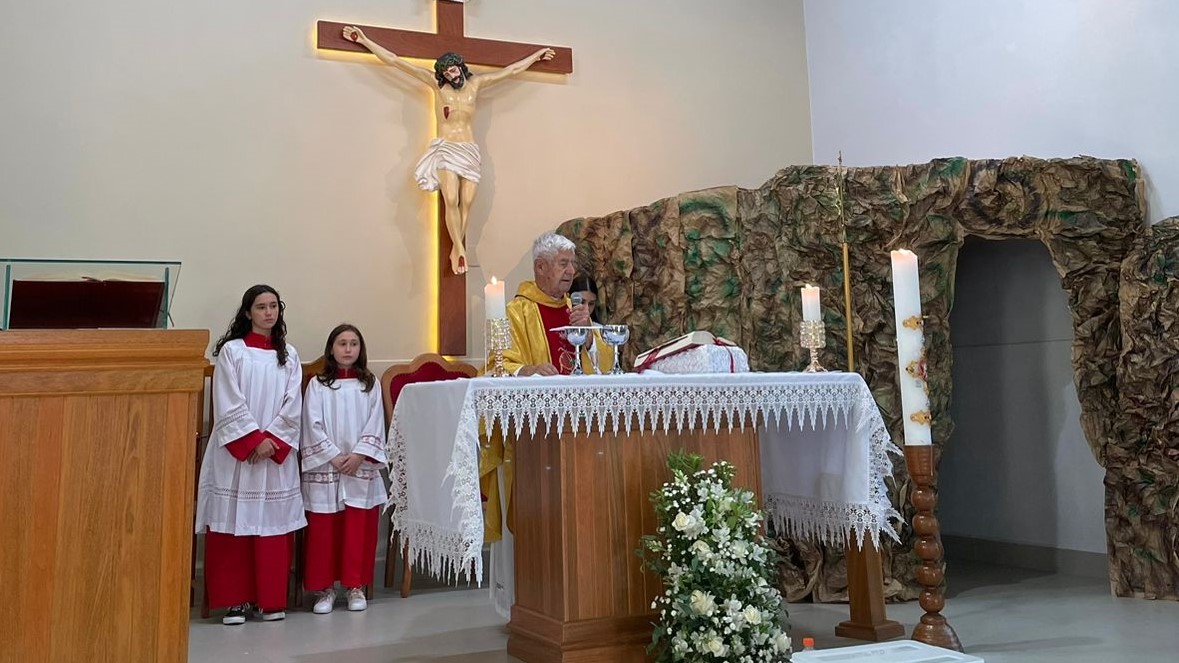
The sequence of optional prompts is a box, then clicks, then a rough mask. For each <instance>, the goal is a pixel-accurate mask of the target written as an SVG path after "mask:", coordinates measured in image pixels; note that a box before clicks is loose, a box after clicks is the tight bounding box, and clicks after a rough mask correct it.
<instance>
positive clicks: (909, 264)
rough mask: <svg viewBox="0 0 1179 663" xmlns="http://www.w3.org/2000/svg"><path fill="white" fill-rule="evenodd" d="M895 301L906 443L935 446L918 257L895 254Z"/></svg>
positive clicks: (893, 276) (893, 260)
mask: <svg viewBox="0 0 1179 663" xmlns="http://www.w3.org/2000/svg"><path fill="white" fill-rule="evenodd" d="M892 299H893V308H894V310H895V312H896V325H897V379H898V381H899V382H900V386H901V412H902V413H903V416H904V424H905V444H919V445H924V444H932V443H933V435H932V433H931V430H930V419H931V417H930V411H929V388H928V386H927V385H926V382H925V332H924V329H923V324H922V321H921V280H920V277H919V276H918V273H917V256H916V255H915V254H914V253H913V252H912V251H908V250H905V249H901V250H899V251H893V252H892Z"/></svg>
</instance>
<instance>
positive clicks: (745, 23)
mask: <svg viewBox="0 0 1179 663" xmlns="http://www.w3.org/2000/svg"><path fill="white" fill-rule="evenodd" d="M10 5H11V6H9V7H7V8H6V9H7V12H6V14H5V20H4V21H3V22H0V80H3V81H4V82H5V99H4V103H3V111H2V115H0V145H3V149H0V256H21V257H69V258H122V259H179V260H181V261H183V263H184V268H183V272H182V275H181V280H180V284H179V290H178V293H177V296H176V305H175V310H174V319H175V322H176V325H177V326H179V327H188V328H193V327H196V328H210V329H212V330H213V332H214V336H216V335H217V334H220V332H221V331H222V330H223V329H224V326H225V324H226V323H227V322H228V320H229V318H230V316H231V314H232V312H233V308H234V306H235V305H236V301H237V299H238V297H240V294H241V292H242V290H244V288H245V287H247V286H249V285H251V284H253V283H255V282H268V283H271V284H272V285H274V286H276V287H277V288H278V289H279V290H280V291H281V292H282V294H283V296H284V298H285V299H287V300H288V304H289V308H288V321H289V325H290V330H291V340H292V341H293V342H294V343H295V344H296V345H297V346H298V347H299V349H300V351H301V354H302V355H304V357H306V358H311V357H314V356H316V355H318V354H319V352H320V350H321V349H322V343H323V338H324V337H325V335H326V333H327V331H328V330H329V329H330V328H331V327H332V326H333V325H335V324H336V323H337V322H339V321H341V320H345V319H347V320H351V321H353V322H355V323H356V324H358V325H359V326H360V327H361V329H362V330H364V331H365V332H366V336H367V337H368V339H369V344H370V352H369V356H370V358H372V359H373V360H374V361H375V362H378V363H380V362H382V361H391V360H401V359H408V358H411V357H413V356H414V355H416V354H418V353H419V352H423V351H427V350H431V349H433V346H432V338H431V334H430V320H431V317H432V316H431V312H432V310H433V304H432V301H433V299H432V298H433V295H432V287H433V286H432V281H431V279H430V277H429V275H430V274H431V273H432V269H433V251H432V242H433V231H432V230H431V229H430V228H429V227H428V223H429V219H430V217H429V214H428V212H427V210H428V209H429V206H430V204H431V199H430V198H429V197H427V195H426V194H424V193H422V192H420V191H419V190H418V189H417V188H416V187H415V185H414V183H413V181H412V178H411V173H412V169H413V165H414V163H415V162H416V160H417V158H418V157H419V156H420V153H421V151H422V150H423V148H424V147H425V145H426V143H427V142H428V141H429V139H430V137H431V136H430V135H429V134H430V131H431V120H430V114H429V106H428V96H427V95H428V92H426V91H425V89H424V88H418V87H415V84H412V83H407V82H405V81H404V80H402V79H400V78H398V77H397V75H396V73H395V72H393V71H392V70H391V69H389V68H387V67H382V66H379V65H378V64H376V62H375V60H372V59H368V60H364V63H363V64H361V63H358V61H357V58H352V57H347V56H338V55H333V54H328V55H324V54H319V53H317V52H316V51H315V49H314V48H313V26H314V23H315V21H316V20H317V19H330V20H341V21H355V22H359V23H367V24H375V25H388V26H397V27H403V28H407V29H419V30H430V29H432V25H433V11H434V9H433V6H434V3H433V0H330V1H327V2H324V1H323V0H316V1H311V0H287V1H285V2H280V3H273V2H265V3H259V2H229V1H228V0H208V1H206V2H191V3H159V2H148V1H147V0H112V1H111V2H104V3H89V4H88V3H77V2H65V1H63V0H41V1H39V2H35V3H34V2H28V3H15V4H13V3H10ZM466 13H467V33H468V34H470V35H475V36H480V37H486V38H501V39H510V40H513V41H531V42H537V43H545V42H548V43H556V44H559V45H565V46H571V47H572V48H573V49H574V67H575V72H574V74H573V75H572V76H569V77H568V78H562V77H554V76H543V75H536V74H528V75H526V78H527V79H528V80H523V81H519V82H510V83H507V84H505V85H503V86H502V87H500V88H497V89H496V90H494V91H493V92H492V93H491V94H490V95H489V96H487V97H486V98H485V99H483V106H482V108H481V113H482V115H481V116H480V118H479V119H478V121H477V123H476V136H477V138H478V140H479V141H480V143H481V144H482V146H483V149H484V154H485V159H486V165H485V172H484V180H483V185H482V186H481V188H480V192H479V198H478V199H477V202H476V208H475V210H474V213H473V220H472V227H471V229H470V240H471V243H472V245H473V246H474V247H475V248H474V252H473V255H472V259H473V262H475V263H476V264H477V265H478V266H479V268H476V269H474V270H473V272H472V274H471V277H470V279H469V282H468V283H469V291H470V292H471V293H472V302H471V307H470V308H471V311H472V320H473V321H477V322H480V323H481V314H482V305H481V302H480V301H479V297H481V295H482V288H481V287H480V286H481V285H482V283H483V282H484V280H485V278H487V277H489V276H490V275H491V274H492V273H494V274H496V275H498V276H500V277H501V278H502V277H504V276H505V275H507V276H508V277H509V282H510V284H511V287H514V286H515V283H516V282H517V281H518V280H519V279H521V278H526V277H528V276H529V275H530V271H531V267H530V265H529V264H527V261H526V260H525V255H526V253H527V251H528V248H529V246H530V244H531V240H532V239H533V238H534V237H535V236H536V235H537V234H538V233H539V232H541V231H542V230H545V229H551V228H553V227H555V226H556V225H558V224H559V223H561V222H562V221H564V220H566V219H568V218H573V217H577V216H582V215H597V214H603V213H607V212H610V211H613V210H616V209H625V208H630V207H635V206H639V205H643V204H646V203H648V202H651V201H653V200H656V199H659V198H661V197H664V196H668V195H673V194H676V193H679V192H681V191H687V190H692V189H695V188H701V187H708V186H715V185H722V184H738V185H743V186H757V185H759V184H761V183H762V182H763V181H765V180H766V179H768V178H769V177H770V176H772V175H773V173H774V172H775V171H776V170H777V169H778V168H780V167H782V166H784V165H788V164H796V163H807V162H809V160H810V155H811V145H810V126H809V118H808V109H809V106H808V99H807V87H806V86H807V79H806V75H807V74H806V60H805V46H804V40H803V36H802V3H801V0H794V1H791V2H779V1H777V0H759V1H756V2H754V1H748V2H742V3H735V4H734V3H718V2H715V0H675V1H673V0H648V1H646V2H632V1H630V0H595V1H594V2H574V1H573V0H566V1H563V2H556V1H554V2H543V3H541V2H536V1H535V0H493V1H492V0H473V1H472V2H469V3H468V4H467V8H466ZM756 63H772V66H770V65H768V64H767V65H766V66H753V65H755V64H756ZM470 336H471V338H472V350H473V352H475V353H478V352H480V351H481V346H482V336H481V333H478V334H476V333H473V334H470Z"/></svg>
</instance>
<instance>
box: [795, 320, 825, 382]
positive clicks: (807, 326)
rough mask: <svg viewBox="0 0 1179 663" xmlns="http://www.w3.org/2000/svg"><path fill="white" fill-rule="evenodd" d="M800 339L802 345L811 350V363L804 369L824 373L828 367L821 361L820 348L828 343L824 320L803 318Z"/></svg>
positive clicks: (807, 371) (809, 371)
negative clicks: (824, 366)
mask: <svg viewBox="0 0 1179 663" xmlns="http://www.w3.org/2000/svg"><path fill="white" fill-rule="evenodd" d="M799 341H800V343H801V345H802V347H804V348H806V349H807V350H810V351H811V363H810V364H808V365H807V367H806V368H805V369H803V371H804V372H806V373H822V372H824V371H826V370H827V369H825V368H823V366H822V364H820V363H819V350H821V349H823V348H824V347H826V345H827V332H826V330H825V329H824V327H823V321H822V320H803V321H802V327H801V329H800V330H799Z"/></svg>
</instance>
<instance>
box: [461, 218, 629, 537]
mask: <svg viewBox="0 0 1179 663" xmlns="http://www.w3.org/2000/svg"><path fill="white" fill-rule="evenodd" d="M576 249H577V246H576V245H575V244H574V243H573V242H572V241H571V240H569V239H568V238H566V237H562V236H561V235H558V234H556V233H553V232H547V233H544V234H543V235H541V236H540V237H538V238H536V241H535V242H533V243H532V271H533V277H534V278H533V280H531V281H525V282H523V283H521V284H520V287H519V288H518V289H517V290H516V296H515V298H513V299H512V300H511V301H510V302H508V305H507V314H508V323H509V327H510V329H511V334H512V347H511V349H510V350H506V351H504V368H505V369H506V370H507V371H508V372H509V373H512V374H514V375H517V376H532V375H539V376H551V375H568V374H569V373H571V372H572V370H573V364H574V361H573V357H574V353H573V346H572V345H570V344H569V341H566V340H565V337H564V336H563V335H562V334H561V333H560V332H554V331H550V330H552V329H553V328H556V327H564V326H566V325H589V324H592V323H591V321H590V313H589V307H588V306H587V305H586V304H584V303H582V304H579V305H577V306H572V305H571V303H570V301H569V294H568V293H569V286H570V285H572V284H573V277H574V275H575V274H576V273H577V256H576ZM594 345H595V346H596V347H595V350H596V352H595V354H596V355H597V360H598V362H599V368H600V369H601V371H602V372H603V373H605V372H607V371H609V370H610V369H612V368H613V367H614V353H613V350H612V348H610V346H608V345H606V343H604V342H603V341H602V339H601V336H600V335H598V334H596V333H595V334H594ZM591 361H592V360H591V357H590V353H589V352H586V350H585V349H583V350H582V365H583V366H585V367H589V366H591ZM586 372H587V373H588V372H592V371H591V370H587V371H586ZM513 442H514V440H513V439H511V437H509V438H508V439H507V440H504V438H503V437H502V436H501V435H499V434H498V433H496V434H494V435H490V436H488V439H487V441H486V443H485V444H484V445H483V448H482V450H481V452H480V455H479V476H480V483H481V488H482V491H483V495H484V497H486V498H487V504H486V513H485V516H484V523H485V528H486V529H485V531H484V540H485V541H498V540H500V538H501V535H502V530H501V523H502V521H503V518H502V515H501V512H500V508H501V501H500V499H499V494H500V491H499V481H498V480H497V476H496V475H497V472H496V470H497V469H498V468H499V467H500V465H503V467H504V472H503V474H504V476H503V484H504V488H505V491H504V492H505V498H506V499H504V500H503V504H502V506H503V507H504V508H506V509H507V516H508V517H507V522H508V527H509V528H510V527H511V524H512V520H513V518H512V516H513V512H512V500H511V494H512V491H511V488H512V480H513V476H512V457H513V455H514V449H513Z"/></svg>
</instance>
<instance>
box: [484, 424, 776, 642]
mask: <svg viewBox="0 0 1179 663" xmlns="http://www.w3.org/2000/svg"><path fill="white" fill-rule="evenodd" d="M635 430H636V431H637V430H639V428H638V427H637V426H636V427H635ZM672 449H686V450H688V451H691V452H694V453H698V454H700V455H701V456H703V457H704V463H705V467H706V468H707V467H708V466H709V465H711V464H712V463H713V462H714V461H716V460H720V459H724V460H727V461H729V462H731V463H733V465H735V466H736V468H737V474H736V476H735V478H734V483H735V484H737V485H739V486H742V487H744V488H748V489H750V490H753V491H754V493H755V494H757V495H758V497H759V499H760V496H761V464H760V462H759V457H758V446H757V433H756V432H755V429H754V428H753V427H752V426H749V427H747V428H746V430H745V431H743V432H741V431H734V432H732V433H729V432H726V431H723V430H722V431H721V432H720V433H713V432H711V431H693V432H685V433H670V434H664V433H661V432H654V433H653V432H649V431H648V432H646V433H643V434H642V435H640V434H639V433H637V432H635V433H632V434H631V435H630V436H627V435H626V434H625V433H621V434H618V435H614V434H612V433H606V434H605V435H598V434H597V433H591V434H585V433H581V434H579V435H576V436H574V435H569V434H556V433H549V434H548V435H545V436H540V435H537V436H535V437H527V436H525V437H522V438H521V439H520V440H518V441H517V442H516V471H515V476H516V480H515V488H514V490H515V496H514V498H513V499H514V500H515V506H514V510H515V529H514V532H515V536H516V543H515V554H516V561H515V566H516V604H515V606H513V608H512V618H511V623H510V624H509V625H508V629H509V636H508V654H510V655H512V656H515V657H516V658H518V659H520V660H522V661H525V662H526V663H542V662H543V663H547V662H550V661H561V662H563V663H572V662H577V663H593V662H599V661H600V662H602V663H607V662H609V663H630V662H636V661H645V660H647V656H646V646H647V645H648V644H649V643H650V642H651V631H652V625H653V623H654V622H655V621H656V616H657V615H656V613H655V612H653V611H652V610H651V601H652V599H654V598H655V595H656V594H657V593H659V592H661V591H663V588H662V586H661V584H660V580H659V578H658V577H657V576H655V575H653V574H649V573H646V572H644V571H643V570H642V562H641V560H640V558H639V557H638V555H636V553H635V551H636V549H637V548H638V546H639V538H640V537H641V536H642V535H644V534H654V533H655V530H656V526H657V524H656V521H655V509H654V508H653V507H652V506H651V502H650V500H649V499H648V496H649V495H650V494H651V493H652V492H653V491H655V490H658V489H659V488H660V487H661V486H662V485H663V483H664V482H665V481H668V480H669V479H670V478H671V472H670V471H669V470H668V469H667V454H668V452H669V451H671V450H672Z"/></svg>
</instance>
